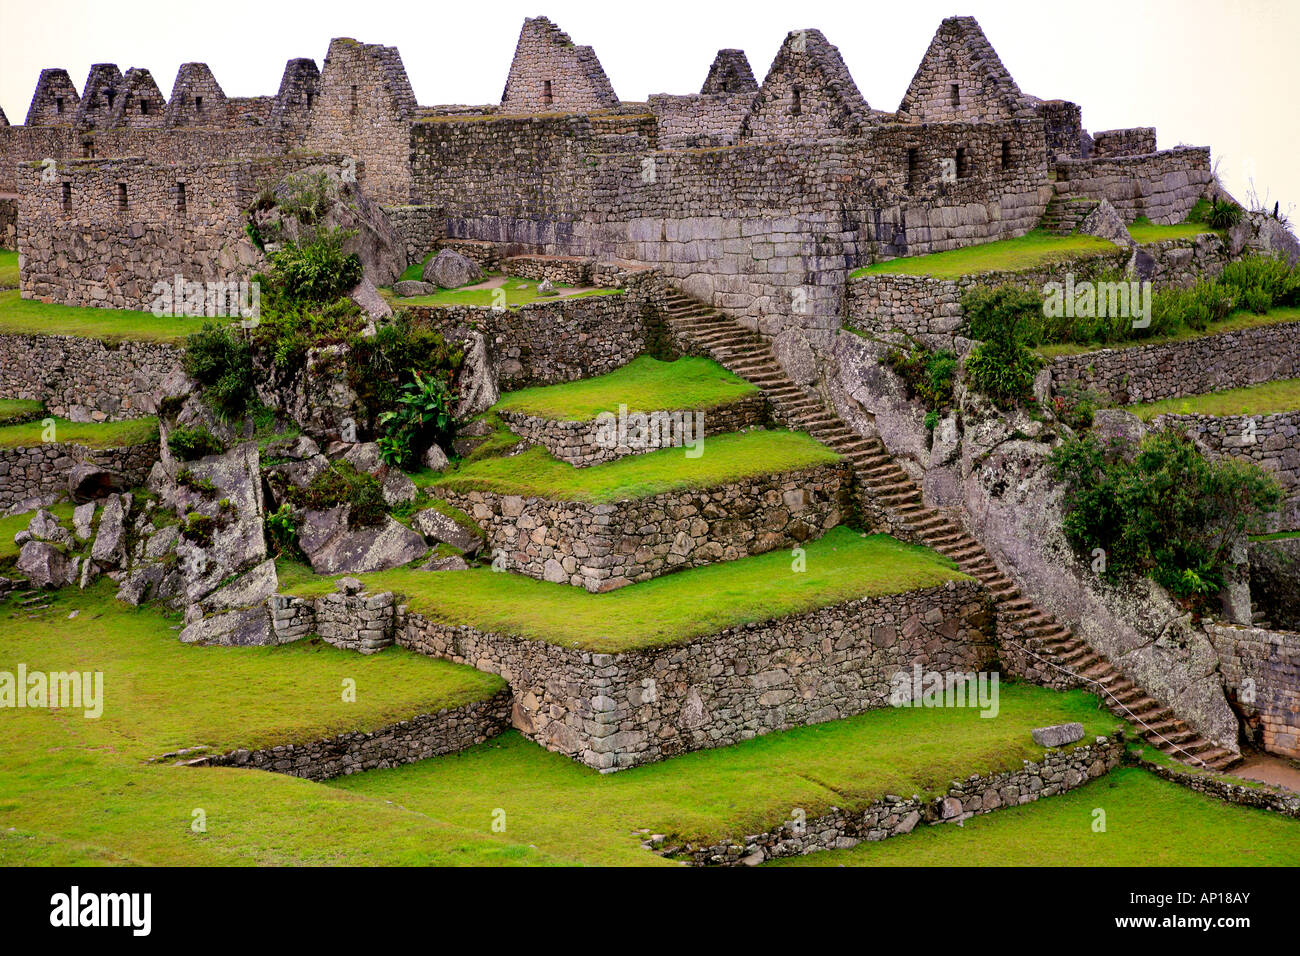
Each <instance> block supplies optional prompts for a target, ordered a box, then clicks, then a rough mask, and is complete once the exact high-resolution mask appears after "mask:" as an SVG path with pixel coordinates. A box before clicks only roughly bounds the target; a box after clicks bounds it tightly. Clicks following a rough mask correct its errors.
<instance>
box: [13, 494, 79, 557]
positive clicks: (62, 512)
mask: <svg viewBox="0 0 1300 956" xmlns="http://www.w3.org/2000/svg"><path fill="white" fill-rule="evenodd" d="M72 508H73V505H72V504H70V503H68V502H65V501H61V502H57V503H56V504H54V505H53V506H51V508H50V511H51V512H53V513H54V514H55V516H56V517H58V519H59V522H60V523H61V524H62V525H63V527H65V528H67V529H69V530H71V529H72ZM34 514H36V512H35V511H28V512H26V513H25V514H20V515H11V516H10V517H8V518H0V566H3V565H7V564H9V563H10V562H12V561H14V560H16V559H17V557H18V552H19V550H20V548H19V547H18V545H16V544H14V535H16V534H17V533H18V532H19V531H25V530H27V526H28V525H29V524H31V523H32V515H34Z"/></svg>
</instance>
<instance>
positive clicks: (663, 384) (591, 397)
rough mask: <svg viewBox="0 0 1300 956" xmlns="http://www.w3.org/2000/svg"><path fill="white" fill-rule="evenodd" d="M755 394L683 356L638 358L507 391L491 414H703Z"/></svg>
mask: <svg viewBox="0 0 1300 956" xmlns="http://www.w3.org/2000/svg"><path fill="white" fill-rule="evenodd" d="M757 391H758V386H757V385H753V384H751V383H749V382H747V381H745V380H744V379H743V378H740V377H739V376H737V375H733V374H732V373H731V372H729V371H727V370H726V369H725V368H723V367H722V366H721V365H719V364H717V363H716V362H714V361H712V360H710V359H706V358H695V357H686V358H679V359H677V360H676V361H675V362H661V361H659V360H658V359H655V358H652V357H651V356H649V355H642V356H640V357H639V358H635V359H633V360H632V361H631V362H629V363H628V364H627V365H625V366H623V367H622V368H620V369H618V370H617V371H614V372H609V373H608V374H606V375H597V376H596V377H595V378H585V379H582V380H580V381H577V382H568V383H566V384H564V385H546V386H539V387H537V388H525V389H520V390H519V391H516V392H507V393H506V394H505V395H502V396H501V400H500V401H499V402H497V404H496V406H495V410H496V411H511V412H521V413H523V414H526V415H535V416H537V417H539V418H549V419H556V420H562V421H575V422H584V421H591V420H592V419H594V418H596V417H597V416H598V415H600V413H601V412H612V413H614V414H617V413H618V409H619V405H620V404H621V405H626V406H627V408H628V411H630V412H654V411H671V410H675V409H704V408H712V407H715V406H718V405H726V404H728V403H729V402H734V401H736V400H737V399H741V398H745V397H746V396H749V395H752V394H754V393H755V392H757Z"/></svg>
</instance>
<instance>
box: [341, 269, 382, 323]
mask: <svg viewBox="0 0 1300 956" xmlns="http://www.w3.org/2000/svg"><path fill="white" fill-rule="evenodd" d="M348 298H349V299H351V300H352V301H353V302H355V303H356V305H357V307H358V308H360V309H361V311H362V312H364V313H366V315H368V316H370V318H371V319H372V320H373V321H376V322H378V321H380V320H382V319H386V318H388V317H389V316H391V315H392V314H393V307H392V306H391V305H389V304H388V301H387V300H386V299H385V298H384V297H383V296H382V295H380V294H379V290H378V289H376V288H375V284H374V283H373V282H371V281H370V278H369V277H366V278H364V279H362V280H361V281H360V282H359V283H357V286H356V288H354V289H353V290H352V291H351V292H349V293H348Z"/></svg>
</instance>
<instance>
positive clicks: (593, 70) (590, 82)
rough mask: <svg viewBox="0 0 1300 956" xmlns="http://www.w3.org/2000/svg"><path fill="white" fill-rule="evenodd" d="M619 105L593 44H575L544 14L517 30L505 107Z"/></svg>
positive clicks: (559, 109)
mask: <svg viewBox="0 0 1300 956" xmlns="http://www.w3.org/2000/svg"><path fill="white" fill-rule="evenodd" d="M615 106H618V97H617V96H615V95H614V88H613V87H612V86H610V83H609V78H608V77H607V76H606V75H605V71H604V69H603V68H602V67H601V65H600V60H599V59H597V58H596V54H595V51H593V50H592V48H591V47H589V46H577V45H575V44H574V42H573V41H572V40H571V39H569V35H568V34H567V33H565V32H564V31H563V30H561V29H560V28H559V27H557V26H556V25H555V24H554V23H552V22H551V21H550V20H548V19H546V17H529V18H527V19H525V20H524V26H523V29H522V30H520V32H519V43H518V44H517V45H516V47H515V56H514V59H513V60H512V61H511V63H510V74H509V76H508V77H507V78H506V88H505V91H504V92H502V94H501V108H502V109H503V110H510V111H512V112H516V113H579V112H583V113H585V112H591V111H592V110H600V109H609V108H611V107H615Z"/></svg>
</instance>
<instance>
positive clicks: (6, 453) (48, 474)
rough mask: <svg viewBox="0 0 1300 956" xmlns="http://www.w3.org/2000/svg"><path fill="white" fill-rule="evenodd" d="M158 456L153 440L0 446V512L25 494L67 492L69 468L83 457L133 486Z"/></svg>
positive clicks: (42, 495)
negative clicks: (104, 445) (116, 444)
mask: <svg viewBox="0 0 1300 956" xmlns="http://www.w3.org/2000/svg"><path fill="white" fill-rule="evenodd" d="M158 457H159V450H158V442H157V441H156V440H154V441H149V442H143V443H141V444H139V445H125V446H123V447H121V448H87V447H86V446H84V445H74V444H71V443H67V442H49V443H48V444H43V445H32V446H30V447H20V448H0V512H3V511H5V510H6V509H8V508H10V507H11V506H13V505H16V504H17V503H18V502H20V501H26V500H27V499H29V498H36V497H45V496H47V495H54V494H59V493H63V492H67V490H68V478H69V477H70V476H71V475H72V469H73V468H75V467H76V466H77V465H78V464H80V463H81V462H86V461H89V462H94V463H95V464H97V465H99V466H101V467H103V468H107V469H109V470H111V471H116V472H118V473H119V474H121V475H122V477H123V479H124V481H125V484H126V487H128V488H134V487H135V486H137V485H142V484H144V481H145V479H146V478H147V477H149V470H150V469H151V468H153V465H154V462H156V461H157V460H158Z"/></svg>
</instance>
